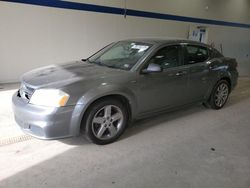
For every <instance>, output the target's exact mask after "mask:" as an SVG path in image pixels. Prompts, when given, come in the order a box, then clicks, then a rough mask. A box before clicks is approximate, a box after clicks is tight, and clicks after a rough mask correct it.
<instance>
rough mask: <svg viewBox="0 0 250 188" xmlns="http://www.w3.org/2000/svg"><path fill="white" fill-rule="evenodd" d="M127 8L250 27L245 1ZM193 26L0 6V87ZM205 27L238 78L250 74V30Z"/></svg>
mask: <svg viewBox="0 0 250 188" xmlns="http://www.w3.org/2000/svg"><path fill="white" fill-rule="evenodd" d="M78 2H82V3H83V2H84V3H92V4H93V3H95V4H99V5H106V6H112V7H120V8H121V7H124V4H125V3H124V0H116V1H112V0H106V1H102V0H94V1H93V0H78ZM207 6H208V10H207V9H206V8H205V7H207ZM127 8H130V9H136V10H144V11H152V12H160V13H166V14H176V15H182V16H191V17H198V18H207V19H216V20H223V21H232V22H240V23H246V24H249V23H250V16H249V12H250V2H249V1H248V0H237V1H236V0H202V1H201V0H188V1H187V0H175V1H173V0H155V1H152V0H127ZM191 24H192V23H187V22H176V21H169V20H158V19H152V18H141V17H131V16H127V18H126V19H124V17H123V16H122V15H114V14H104V13H95V12H86V11H77V10H68V9H60V8H50V7H42V6H33V5H27V4H18V3H9V2H2V1H0V83H1V82H13V81H17V80H18V79H19V77H20V76H21V75H22V74H23V73H24V72H26V71H28V70H30V69H33V68H36V67H40V66H44V65H48V64H53V63H64V62H66V61H70V60H76V59H80V58H84V57H88V56H89V55H90V54H92V53H93V52H95V51H96V50H98V49H99V48H101V47H103V46H104V45H106V44H107V43H110V42H112V41H115V40H120V39H126V38H136V37H178V38H186V37H187V35H188V30H189V26H190V25H191ZM199 25H205V24H199ZM208 27H209V42H210V43H211V42H213V43H215V46H216V47H218V46H219V45H220V44H222V45H223V51H224V54H225V55H226V56H230V57H235V58H237V60H238V61H239V62H240V67H239V69H240V73H241V75H246V74H249V75H250V66H249V64H250V37H249V36H250V29H244V28H235V27H224V26H215V25H208Z"/></svg>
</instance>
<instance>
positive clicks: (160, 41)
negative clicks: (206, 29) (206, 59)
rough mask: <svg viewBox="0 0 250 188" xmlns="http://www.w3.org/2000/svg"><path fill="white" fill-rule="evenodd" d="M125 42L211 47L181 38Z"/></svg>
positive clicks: (143, 39) (140, 39)
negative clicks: (187, 44) (186, 44)
mask: <svg viewBox="0 0 250 188" xmlns="http://www.w3.org/2000/svg"><path fill="white" fill-rule="evenodd" d="M123 41H134V42H142V43H149V44H153V45H163V44H173V43H189V44H196V45H202V46H206V47H210V46H209V45H207V44H205V43H201V42H197V41H192V40H187V39H179V38H135V39H127V40H123Z"/></svg>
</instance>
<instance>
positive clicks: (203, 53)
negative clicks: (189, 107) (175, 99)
mask: <svg viewBox="0 0 250 188" xmlns="http://www.w3.org/2000/svg"><path fill="white" fill-rule="evenodd" d="M184 49H185V55H184V62H185V64H186V65H188V67H189V80H188V93H187V95H188V101H189V102H196V101H201V100H203V99H204V97H205V95H206V92H207V90H208V87H209V79H208V78H209V77H208V76H209V68H208V66H209V62H208V61H209V51H208V48H207V47H205V46H200V45H192V44H186V45H185V48H184Z"/></svg>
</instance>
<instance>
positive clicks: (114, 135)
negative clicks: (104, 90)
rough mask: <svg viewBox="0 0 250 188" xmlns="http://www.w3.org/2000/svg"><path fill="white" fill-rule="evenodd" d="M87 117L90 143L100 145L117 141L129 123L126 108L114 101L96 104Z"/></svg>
mask: <svg viewBox="0 0 250 188" xmlns="http://www.w3.org/2000/svg"><path fill="white" fill-rule="evenodd" d="M85 117H86V118H85V121H84V123H85V134H86V136H87V138H88V139H89V140H90V141H92V142H94V143H95V144H99V145H104V144H109V143H111V142H114V141H115V140H117V139H118V138H119V137H120V136H121V135H122V133H123V132H124V130H125V128H126V125H127V122H128V114H127V110H126V108H125V107H124V105H123V104H122V103H121V102H120V101H118V100H114V99H106V100H102V101H98V102H96V103H94V104H93V105H92V106H91V107H90V109H89V110H88V111H87V114H86V116H85Z"/></svg>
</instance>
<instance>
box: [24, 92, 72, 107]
mask: <svg viewBox="0 0 250 188" xmlns="http://www.w3.org/2000/svg"><path fill="white" fill-rule="evenodd" d="M68 99H69V95H68V94H67V93H65V92H63V91H61V90H58V89H38V90H35V92H34V93H33V95H32V97H31V99H30V102H29V103H31V104H35V105H41V106H51V107H60V106H65V105H66V103H67V101H68Z"/></svg>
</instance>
